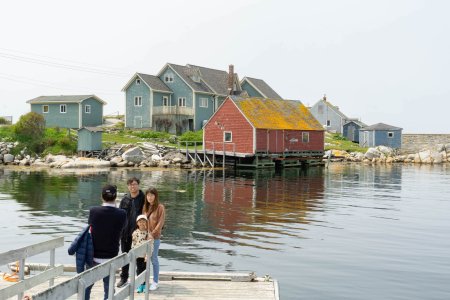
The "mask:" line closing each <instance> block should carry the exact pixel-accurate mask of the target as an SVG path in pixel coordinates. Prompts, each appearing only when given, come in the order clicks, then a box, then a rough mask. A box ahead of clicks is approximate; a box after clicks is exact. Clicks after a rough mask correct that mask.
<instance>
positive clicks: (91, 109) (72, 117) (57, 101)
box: [27, 95, 106, 129]
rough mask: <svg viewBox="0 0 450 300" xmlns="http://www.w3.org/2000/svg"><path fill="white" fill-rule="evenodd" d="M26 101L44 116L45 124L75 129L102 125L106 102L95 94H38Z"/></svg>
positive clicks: (32, 108) (33, 109) (33, 110)
mask: <svg viewBox="0 0 450 300" xmlns="http://www.w3.org/2000/svg"><path fill="white" fill-rule="evenodd" d="M27 103H29V104H30V106H31V111H32V112H36V113H38V114H41V115H42V116H44V119H45V126H47V127H61V128H77V129H78V128H82V127H85V126H89V127H93V126H99V125H102V124H103V105H105V104H106V102H105V101H103V100H102V99H100V98H98V97H97V96H95V95H70V96H69V95H61V96H40V97H37V98H34V99H31V100H28V101H27Z"/></svg>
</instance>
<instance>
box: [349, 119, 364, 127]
mask: <svg viewBox="0 0 450 300" xmlns="http://www.w3.org/2000/svg"><path fill="white" fill-rule="evenodd" d="M352 122H353V123H355V124H356V125H358V126H359V127H366V126H367V124H365V123H363V122H361V121H359V120H357V119H355V120H352V119H348V120H347V122H345V124H344V126H345V125H347V124H348V123H352Z"/></svg>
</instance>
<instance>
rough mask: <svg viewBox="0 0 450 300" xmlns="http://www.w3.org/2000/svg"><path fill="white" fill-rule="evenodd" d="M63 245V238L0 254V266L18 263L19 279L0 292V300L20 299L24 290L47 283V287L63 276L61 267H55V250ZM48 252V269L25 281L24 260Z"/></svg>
mask: <svg viewBox="0 0 450 300" xmlns="http://www.w3.org/2000/svg"><path fill="white" fill-rule="evenodd" d="M63 245H64V237H59V238H55V239H53V240H49V241H45V242H42V243H37V244H34V245H31V246H26V247H23V248H19V249H14V250H10V251H8V252H4V253H0V265H5V264H8V263H11V262H15V261H18V262H19V278H18V282H17V283H15V284H13V285H11V286H8V287H5V288H3V289H1V290H0V299H8V298H10V297H13V296H15V295H17V299H22V297H23V294H24V292H25V291H26V290H29V289H30V288H32V287H35V286H37V285H39V284H41V283H44V282H46V281H49V286H52V285H53V283H54V278H55V277H56V276H59V275H61V274H63V272H64V270H63V266H62V265H58V266H55V249H56V248H58V247H61V246H63ZM47 251H50V265H49V268H48V269H47V270H45V271H43V272H41V273H39V274H37V275H34V276H32V277H29V278H27V279H25V278H24V277H25V272H24V270H25V259H27V258H29V257H31V256H34V255H37V254H40V253H44V252H47Z"/></svg>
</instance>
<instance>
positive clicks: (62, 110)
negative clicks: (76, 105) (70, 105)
mask: <svg viewBox="0 0 450 300" xmlns="http://www.w3.org/2000/svg"><path fill="white" fill-rule="evenodd" d="M59 112H60V113H62V114H65V113H66V105H65V104H61V105H60V106H59Z"/></svg>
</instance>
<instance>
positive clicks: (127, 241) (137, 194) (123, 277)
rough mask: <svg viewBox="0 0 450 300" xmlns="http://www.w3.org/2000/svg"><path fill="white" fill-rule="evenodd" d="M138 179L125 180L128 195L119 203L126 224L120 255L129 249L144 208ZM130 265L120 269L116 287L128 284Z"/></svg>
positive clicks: (142, 194) (143, 197)
mask: <svg viewBox="0 0 450 300" xmlns="http://www.w3.org/2000/svg"><path fill="white" fill-rule="evenodd" d="M139 183H140V181H139V179H137V178H136V177H132V178H130V179H128V180H127V186H128V191H129V193H128V194H125V196H124V197H123V198H122V200H121V201H120V205H119V208H121V209H123V210H125V212H126V214H127V224H126V225H125V228H124V229H123V231H122V235H121V237H120V248H121V250H122V253H126V252H128V251H130V249H131V242H132V240H133V238H132V235H133V231H134V230H135V229H136V218H137V216H139V215H141V214H142V208H143V207H144V202H145V195H144V193H143V192H142V191H141V190H140V189H139ZM129 267H130V265H125V266H123V267H122V272H121V273H120V281H119V282H118V283H117V287H119V288H120V287H123V286H124V285H125V284H127V283H128V276H129Z"/></svg>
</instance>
